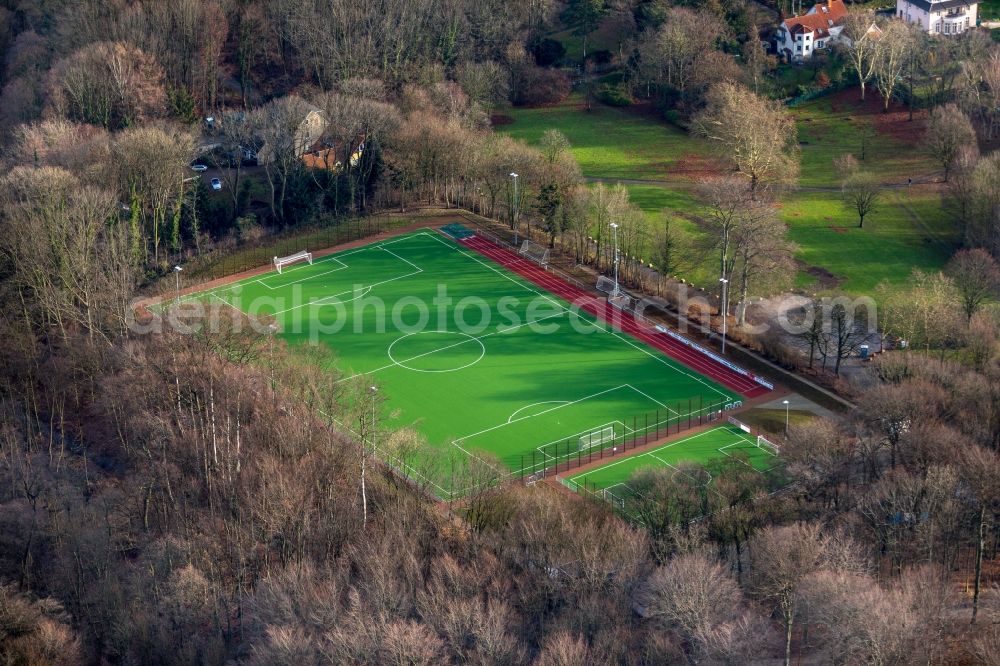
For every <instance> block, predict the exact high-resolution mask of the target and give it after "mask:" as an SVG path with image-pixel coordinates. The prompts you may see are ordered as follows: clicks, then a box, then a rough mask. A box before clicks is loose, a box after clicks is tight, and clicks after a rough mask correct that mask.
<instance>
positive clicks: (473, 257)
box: [432, 236, 601, 329]
mask: <svg viewBox="0 0 1000 666" xmlns="http://www.w3.org/2000/svg"><path fill="white" fill-rule="evenodd" d="M432 238H434V239H435V240H436V241H438V242H439V243H441V244H442V245H444V246H445V247H447V248H449V249H451V250H452V251H453V252H457V253H458V254H461V255H463V256H465V257H466V258H468V259H471V260H472V261H474V262H476V263H477V264H479V265H481V266H484V267H485V268H487V269H488V270H491V271H493V272H494V273H496V274H497V275H499V276H500V277H502V278H504V279H505V280H508V281H509V282H512V283H513V284H515V285H517V286H518V287H520V288H521V289H522V290H524V291H527V292H530V293H532V294H535V295H536V296H538V297H540V298H542V299H544V300H546V301H548V302H550V303H552V304H553V305H555V306H556V307H558V308H560V309H561V310H564V311H565V312H568V313H570V314H573V315H575V316H576V317H577V318H578V319H580V320H581V321H583V323H585V324H588V325H589V326H592V327H594V328H598V329H599V328H601V327H600V326H598V325H596V324H594V323H593V322H590V321H587V320H586V319H584V318H583V317H581V316H580V314H579V313H577V312H574V311H573V310H572V309H571V308H568V307H566V306H565V305H563V304H562V303H560V302H559V300H558V299H557V298H555V297H554V296H549V295H548V294H543V293H542V292H540V291H538V290H537V289H533V288H531V287H529V286H528V285H526V284H524V283H522V282H518V281H517V280H515V279H514V277H513V276H512V275H508V274H507V273H505V272H503V271H501V270H499V269H498V268H496V267H495V266H491V265H490V264H488V263H486V262H485V261H483V260H482V259H480V258H479V257H478V256H476V255H474V254H470V253H469V252H466V251H465V250H463V249H462V247H461V246H460V245H457V244H452V243H448V242H447V241H446V240H444V239H443V238H439V237H437V236H432ZM493 263H495V262H493ZM508 272H509V271H508ZM522 279H524V278H522ZM525 281H526V282H527V280H526V279H525Z"/></svg>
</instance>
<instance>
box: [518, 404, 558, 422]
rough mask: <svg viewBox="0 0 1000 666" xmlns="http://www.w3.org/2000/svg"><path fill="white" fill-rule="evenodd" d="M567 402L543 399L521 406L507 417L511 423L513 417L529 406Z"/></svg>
mask: <svg viewBox="0 0 1000 666" xmlns="http://www.w3.org/2000/svg"><path fill="white" fill-rule="evenodd" d="M566 402H567V401H566V400H543V401H541V402H533V403H531V404H530V405H525V406H524V407H521V408H520V409H518V410H515V411H514V413H513V414H511V415H510V416H508V417H507V423H510V421H511V419H513V418H514V417H515V416H517V415H518V414H519V413H521V412H523V411H524V410H526V409H528V408H529V407H537V406H538V405H553V404H556V403H561V404H563V403H566Z"/></svg>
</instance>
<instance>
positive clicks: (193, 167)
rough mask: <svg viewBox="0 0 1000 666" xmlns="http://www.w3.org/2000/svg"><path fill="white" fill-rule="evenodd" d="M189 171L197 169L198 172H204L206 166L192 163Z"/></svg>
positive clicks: (206, 168) (206, 169)
mask: <svg viewBox="0 0 1000 666" xmlns="http://www.w3.org/2000/svg"><path fill="white" fill-rule="evenodd" d="M191 171H197V172H198V173H204V172H205V171H208V167H207V166H206V165H204V164H192V165H191Z"/></svg>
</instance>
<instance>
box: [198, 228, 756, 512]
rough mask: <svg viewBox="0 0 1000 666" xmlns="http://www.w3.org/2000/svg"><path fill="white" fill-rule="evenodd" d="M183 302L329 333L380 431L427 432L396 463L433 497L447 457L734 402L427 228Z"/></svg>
mask: <svg viewBox="0 0 1000 666" xmlns="http://www.w3.org/2000/svg"><path fill="white" fill-rule="evenodd" d="M184 300H186V301H201V302H205V301H210V302H212V303H216V304H225V305H228V306H231V307H233V308H236V309H238V310H240V311H242V312H245V313H247V314H250V315H254V316H262V317H264V318H273V320H274V321H275V322H276V323H277V325H278V333H277V334H278V335H279V336H280V337H281V338H283V339H284V340H285V341H287V342H288V343H289V344H290V345H291V346H293V347H297V346H301V345H309V344H322V345H328V346H329V347H330V348H331V350H332V351H333V352H334V357H335V359H336V360H335V361H334V363H335V365H336V367H335V368H330V370H331V371H334V372H339V373H342V379H341V380H340V381H341V382H343V383H344V385H345V387H346V386H348V385H350V384H349V383H348V382H351V381H352V380H354V381H353V384H354V385H358V384H359V382H360V384H362V385H363V386H364V387H367V386H369V385H374V386H376V387H378V392H379V396H380V397H381V398H382V399H383V400H384V403H383V404H382V408H381V422H382V425H383V426H384V427H385V428H387V429H392V430H398V429H405V430H410V431H413V432H416V433H419V435H420V436H421V437H422V438H423V439H424V440H425V441H426V444H425V446H424V447H423V451H424V454H423V458H422V459H417V460H414V459H411V460H410V461H409V463H408V465H407V470H408V471H409V472H412V473H413V474H414V475H420V476H422V477H424V478H423V479H422V480H423V481H425V482H427V483H428V485H430V486H432V487H434V488H435V489H436V492H437V493H438V495H439V496H441V497H442V498H450V497H452V496H453V495H454V494H455V493H460V491H461V489H460V488H456V487H454V486H453V485H452V483H451V479H450V478H449V477H448V476H447V473H446V472H444V471H442V470H441V467H442V465H440V464H437V463H439V462H440V461H441V460H445V459H447V458H448V457H449V456H456V457H459V458H466V459H468V458H476V459H477V460H485V462H486V463H487V464H490V465H494V466H498V467H497V469H498V470H506V471H507V472H515V473H521V472H524V471H525V468H526V467H531V469H528V470H526V471H527V473H531V472H532V471H537V470H540V469H543V468H545V467H548V466H550V464H551V463H553V462H555V461H556V460H557V459H565V458H566V457H569V456H573V457H576V454H577V452H579V451H581V449H583V448H584V447H585V446H586V448H587V449H588V450H589V449H591V448H594V447H597V448H598V449H599V448H607V447H610V446H613V445H615V443H618V444H621V443H622V442H624V441H626V440H628V439H630V438H633V437H639V436H642V435H643V434H644V433H645V432H646V430H645V427H646V426H645V424H646V423H651V424H652V426H653V427H655V426H656V421H657V419H660V420H661V421H662V422H663V423H662V425H664V426H666V425H667V424H670V423H671V422H672V423H674V424H676V422H678V421H684V420H685V419H686V418H687V414H688V412H690V411H692V410H698V411H700V412H702V413H707V412H708V411H709V410H710V409H711V407H710V405H715V406H716V407H715V408H719V406H721V405H722V404H724V403H728V402H732V401H733V400H736V399H738V396H736V395H735V394H734V393H733V392H731V391H729V390H727V389H724V388H722V387H721V386H719V385H718V384H716V383H714V382H712V381H711V380H708V379H707V378H705V377H702V376H700V375H698V374H697V373H694V372H692V371H691V370H689V369H688V368H686V367H684V366H681V365H680V364H678V363H677V362H675V361H674V360H672V359H671V358H669V357H667V356H665V355H663V354H661V353H660V352H658V351H656V350H654V349H652V348H649V347H648V346H646V345H644V344H642V343H640V342H638V341H637V340H635V339H634V338H631V337H629V336H627V335H625V334H623V333H621V332H619V331H617V330H615V329H613V328H611V327H609V326H607V325H606V324H604V323H603V322H598V321H597V320H595V318H594V317H591V316H590V315H589V314H587V313H585V312H583V311H581V310H579V309H577V308H574V307H572V306H571V304H569V303H567V302H564V301H562V300H560V299H559V298H557V297H555V296H554V295H552V294H551V293H548V292H546V291H544V290H542V289H540V288H539V287H537V286H536V285H534V284H532V283H530V282H527V281H525V280H523V279H522V278H520V277H519V276H517V275H516V274H514V273H512V272H510V271H507V270H505V269H504V268H501V267H500V266H499V265H497V264H495V263H493V262H491V261H490V260H488V259H486V258H485V257H483V256H481V255H479V254H477V253H475V252H473V251H472V250H469V249H467V248H465V247H463V246H461V245H459V244H458V243H456V242H454V241H453V240H451V239H450V238H446V237H445V236H444V235H442V234H440V233H438V232H435V231H433V230H424V231H420V232H416V233H410V234H406V235H402V236H399V237H397V238H394V239H390V240H387V241H383V242H380V243H376V244H370V245H365V246H362V247H360V248H355V249H351V250H346V251H343V252H338V253H335V254H331V255H327V256H324V257H322V258H317V259H316V260H315V261H314V262H313V263H312V264H311V265H310V264H308V263H305V262H303V263H299V264H295V265H292V266H288V267H286V268H285V269H284V271H283V272H282V273H281V274H278V273H277V272H275V271H271V272H268V273H265V274H263V275H260V276H254V277H251V278H247V279H245V280H242V281H240V282H237V283H234V284H232V285H227V286H225V287H221V288H218V289H214V290H211V291H208V292H202V293H198V294H193V295H191V296H188V297H186V298H185V299H184ZM695 418H697V415H696V416H695ZM637 424H639V425H637ZM640 426H641V427H642V428H643V429H642V430H641V432H640V430H639V429H640ZM582 437H585V438H588V439H587V440H585V442H581V438H582ZM432 469H435V470H437V471H436V472H432V471H428V470H432Z"/></svg>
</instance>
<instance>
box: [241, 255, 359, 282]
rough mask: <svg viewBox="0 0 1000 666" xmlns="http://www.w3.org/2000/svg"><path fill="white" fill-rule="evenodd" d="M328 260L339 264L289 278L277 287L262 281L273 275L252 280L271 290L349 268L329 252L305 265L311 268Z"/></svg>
mask: <svg viewBox="0 0 1000 666" xmlns="http://www.w3.org/2000/svg"><path fill="white" fill-rule="evenodd" d="M328 260H333V261H336V262H337V263H338V264H340V266H339V267H337V268H334V269H331V270H328V271H324V272H322V273H317V274H316V275H307V276H306V277H304V278H299V279H298V280H290V281H288V282H285V283H284V284H280V285H278V286H277V287H272V286H271V285H269V284H268V283H266V282H264V280H266V279H268V278H273V277H274V275H266V276H264V277H260V278H257V279H256V280H254V282H256V283H257V284H260V285H263V286H265V287H267V288H268V289H270V290H271V291H277V290H279V289H284V288H286V287H290V286H292V285H293V284H299V283H300V282H308V281H309V280H313V279H315V278H318V277H323V276H324V275H329V274H330V273H336V272H338V271H342V270H344V269H347V268H350V266H348V265H347V264H345V263H344V262H342V261H341V260H340V259H337V255H335V254H331V255H330V256H329V257H323V258H322V259H318V260H316V261H314V262H313V263H311V264H306V266H309V267H310V268H312V267H313V266H315V265H316V264H318V263H320V262H322V261H328ZM295 268H303V267H302V266H296V267H295ZM290 272H291V271H285V273H290ZM285 273H279V274H278V275H284V274H285Z"/></svg>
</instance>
